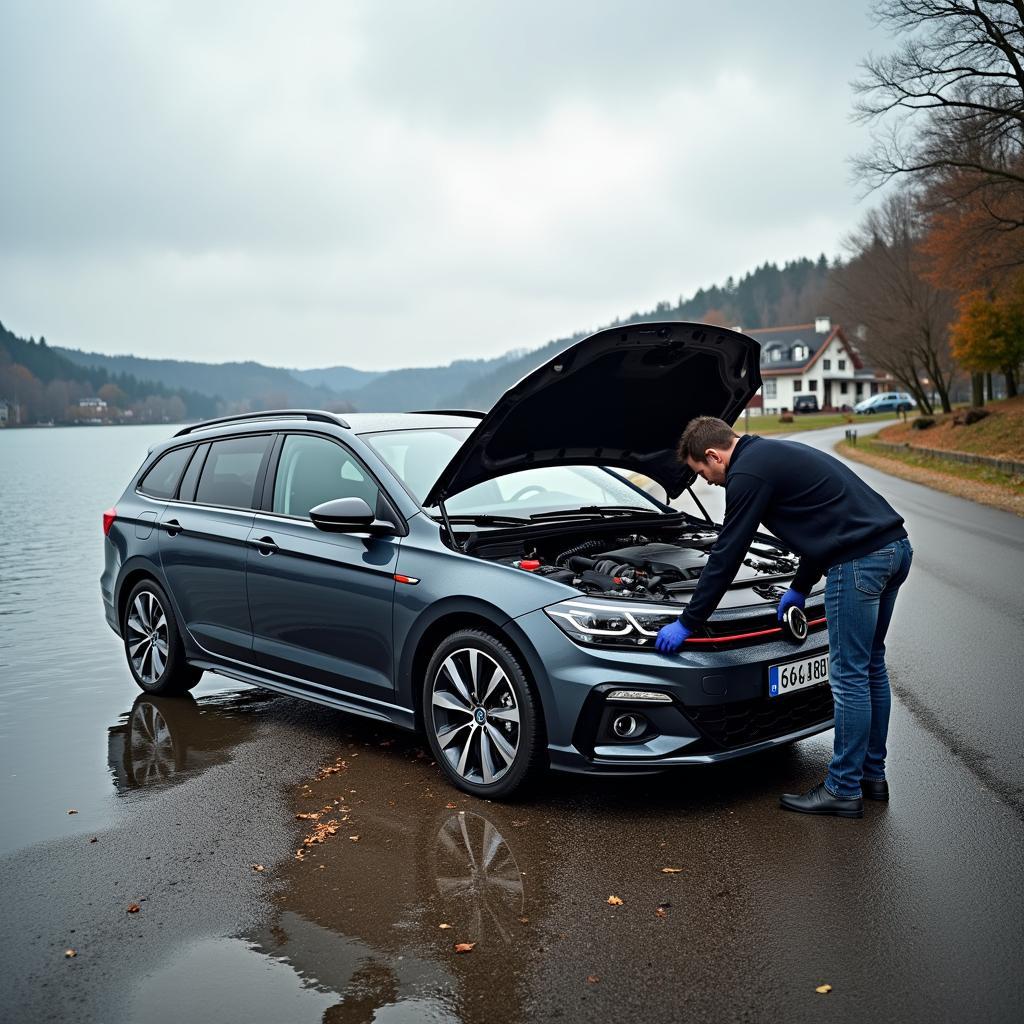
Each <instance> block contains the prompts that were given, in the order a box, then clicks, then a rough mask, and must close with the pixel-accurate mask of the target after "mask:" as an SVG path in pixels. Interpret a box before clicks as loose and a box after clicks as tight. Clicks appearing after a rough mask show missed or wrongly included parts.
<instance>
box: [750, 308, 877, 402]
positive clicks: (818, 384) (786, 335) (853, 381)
mask: <svg viewBox="0 0 1024 1024" xmlns="http://www.w3.org/2000/svg"><path fill="white" fill-rule="evenodd" d="M744 334H749V335H750V337H752V338H754V339H755V341H759V342H760V343H761V381H762V384H761V390H760V391H759V392H758V393H757V394H756V395H755V396H754V398H753V400H752V401H751V403H750V408H751V409H757V410H759V411H763V412H764V413H766V414H768V415H771V414H775V413H780V412H783V411H785V410H790V409H792V408H793V401H794V399H795V398H796V397H797V396H798V395H815V396H817V399H818V406H819V407H820V408H822V409H841V408H842V407H843V406H844V405H845V406H849V407H851V408H852V407H853V406H854V405H855V404H856V403H857V402H859V401H860V400H861V399H862V398H867V397H869V396H870V395H874V394H877V393H878V392H879V391H880V390H883V391H884V390H889V389H891V388H892V387H893V382H892V380H891V379H890V378H889V376H888V375H887V374H886V373H884V372H883V371H876V370H873V369H871V368H869V367H867V366H865V365H864V360H863V359H862V358H861V356H860V353H859V352H858V351H857V349H856V348H855V347H854V346H853V345H852V344H851V343H850V341H849V339H848V338H847V337H846V334H845V333H844V331H843V328H842V327H840V326H839V325H838V324H837V325H836V326H833V325H832V320H831V319H830V318H829V317H827V316H819V317H818V318H817V319H816V320H815V321H814V323H813V324H797V325H795V326H793V327H763V328H759V329H757V330H751V331H744Z"/></svg>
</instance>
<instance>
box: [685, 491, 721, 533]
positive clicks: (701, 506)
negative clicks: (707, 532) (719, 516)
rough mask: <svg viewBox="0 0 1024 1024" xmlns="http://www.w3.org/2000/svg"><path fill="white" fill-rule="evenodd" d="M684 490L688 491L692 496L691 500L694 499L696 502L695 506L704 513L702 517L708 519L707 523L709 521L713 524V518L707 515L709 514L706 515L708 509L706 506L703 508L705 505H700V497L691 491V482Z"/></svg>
mask: <svg viewBox="0 0 1024 1024" xmlns="http://www.w3.org/2000/svg"><path fill="white" fill-rule="evenodd" d="M686 490H687V491H688V492H689V494H690V497H691V498H693V500H694V501H695V502H696V503H697V508H699V509H700V510H701V512H703V513H704V518H705V519H706V520H707V521H708V522H709V523H710V524H711V525H712V526H714V525H715V521H714V519H712V518H711V516H709V515H708V510H707V509H706V508H705V507H704V506H703V505H702V504H701V503H700V498H698V497H697V495H696V494H694V491H693V485H692V484H691V485H690V486H689V487H687V488H686Z"/></svg>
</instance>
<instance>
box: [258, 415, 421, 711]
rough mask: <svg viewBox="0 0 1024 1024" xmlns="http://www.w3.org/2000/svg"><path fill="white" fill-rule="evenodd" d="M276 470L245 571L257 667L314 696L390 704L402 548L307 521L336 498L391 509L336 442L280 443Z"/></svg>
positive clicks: (312, 437) (310, 437)
mask: <svg viewBox="0 0 1024 1024" xmlns="http://www.w3.org/2000/svg"><path fill="white" fill-rule="evenodd" d="M273 463H274V464H275V466H274V468H272V471H271V473H270V474H268V479H267V483H266V486H265V489H264V500H263V506H264V507H263V510H261V511H257V512H256V517H255V520H254V522H253V527H252V530H251V531H250V534H249V551H248V557H247V562H246V566H247V570H246V572H247V577H246V578H247V588H248V594H249V609H250V615H251V618H252V624H253V659H254V662H255V663H256V664H257V665H258V666H259V667H261V668H264V669H268V670H270V671H272V672H275V673H278V674H281V675H285V676H289V677H292V678H293V679H296V680H299V681H301V682H306V683H308V684H312V685H313V686H325V687H330V688H331V689H340V690H344V691H346V692H349V693H353V694H358V695H362V696H368V697H371V698H375V699H380V700H390V699H391V698H392V696H393V694H394V682H393V659H392V650H391V645H392V622H391V618H392V605H393V602H394V591H395V578H394V573H395V567H396V565H397V562H398V549H399V542H400V538H399V537H398V536H387V537H370V536H368V535H365V534H362V535H360V534H351V533H327V532H324V531H322V530H320V529H318V528H317V527H316V526H314V525H313V523H312V521H311V520H310V518H309V510H310V509H311V508H314V507H315V506H317V505H319V504H322V503H323V502H325V501H330V500H332V499H334V498H351V497H358V498H363V499H364V500H365V501H366V502H367V504H368V505H369V506H370V508H371V509H378V508H379V507H380V506H379V505H378V502H381V501H383V502H387V499H386V497H385V496H383V495H382V493H381V491H380V487H379V485H378V484H377V482H376V480H375V479H374V477H373V475H372V474H371V473H370V471H369V470H368V469H367V468H366V466H365V465H364V464H363V463H362V462H361V461H360V460H359V459H358V458H357V457H356V455H355V454H354V453H353V452H352V451H350V450H349V449H348V448H347V447H345V446H344V445H343V444H342V443H341V442H340V441H338V440H337V439H335V438H333V437H328V436H326V435H321V434H315V433H299V432H296V433H287V434H282V435H281V437H280V439H279V441H278V443H277V445H276V446H275V457H274V459H273ZM378 514H379V513H378ZM394 521H395V522H401V520H400V518H399V517H398V513H397V511H396V512H394Z"/></svg>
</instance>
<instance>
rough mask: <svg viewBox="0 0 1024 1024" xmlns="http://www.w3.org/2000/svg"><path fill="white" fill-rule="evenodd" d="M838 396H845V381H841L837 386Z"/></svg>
mask: <svg viewBox="0 0 1024 1024" xmlns="http://www.w3.org/2000/svg"><path fill="white" fill-rule="evenodd" d="M839 394H841V395H845V394H846V381H845V380H844V381H841V382H840V384H839Z"/></svg>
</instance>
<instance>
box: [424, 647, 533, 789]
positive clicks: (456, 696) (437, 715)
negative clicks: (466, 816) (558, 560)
mask: <svg viewBox="0 0 1024 1024" xmlns="http://www.w3.org/2000/svg"><path fill="white" fill-rule="evenodd" d="M423 719H424V725H425V727H426V733H427V740H428V741H429V743H430V748H431V750H432V751H433V753H434V757H435V758H436V760H437V763H438V764H439V765H440V766H441V770H442V771H443V772H444V773H445V775H446V776H447V777H448V778H449V780H450V781H451V782H453V783H454V784H455V785H456V786H458V787H459V789H462V790H464V791H465V792H467V793H472V794H473V795H474V796H481V797H488V798H491V799H500V798H503V797H508V796H511V795H512V794H513V793H515V792H516V791H517V790H520V789H522V788H523V787H524V786H525V785H526V784H527V783H528V782H529V781H530V780H531V779H532V778H533V777H534V776H535V774H536V773H537V772H538V770H539V769H540V767H541V764H542V759H543V753H544V751H543V742H542V739H541V728H540V721H539V709H538V706H537V702H536V700H535V698H534V696H533V692H532V691H531V689H530V685H529V682H528V681H527V678H526V674H525V672H524V671H523V669H522V666H521V665H520V664H519V661H518V659H517V658H516V656H515V655H514V654H513V653H512V651H511V650H510V649H509V648H508V647H507V646H506V645H505V644H503V643H502V642H501V641H500V640H498V639H497V638H496V637H494V636H491V635H490V634H489V633H485V632H483V631H482V630H476V629H466V630H460V631H459V632H458V633H454V634H452V635H451V636H450V637H448V639H447V640H445V641H444V642H443V643H442V644H441V645H440V646H439V647H438V649H437V651H436V652H435V653H434V656H433V657H432V658H431V659H430V664H429V665H428V666H427V671H426V676H425V678H424V680H423Z"/></svg>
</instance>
